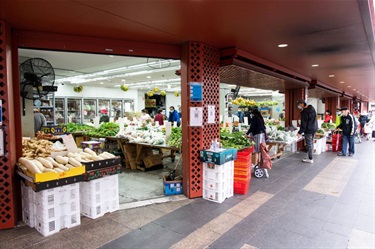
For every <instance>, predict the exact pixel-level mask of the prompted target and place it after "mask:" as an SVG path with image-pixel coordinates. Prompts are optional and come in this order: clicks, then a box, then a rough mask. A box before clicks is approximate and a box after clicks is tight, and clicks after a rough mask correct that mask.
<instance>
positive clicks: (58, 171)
mask: <svg viewBox="0 0 375 249" xmlns="http://www.w3.org/2000/svg"><path fill="white" fill-rule="evenodd" d="M54 170H55V171H56V172H57V173H62V172H64V170H62V169H60V168H54Z"/></svg>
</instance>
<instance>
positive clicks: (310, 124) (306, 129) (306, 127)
mask: <svg viewBox="0 0 375 249" xmlns="http://www.w3.org/2000/svg"><path fill="white" fill-rule="evenodd" d="M317 130H318V121H317V120H316V111H315V108H314V107H313V106H312V105H308V106H307V107H306V108H304V109H303V110H302V111H301V126H300V128H299V131H298V133H299V134H302V133H305V134H314V133H315V132H316V131H317Z"/></svg>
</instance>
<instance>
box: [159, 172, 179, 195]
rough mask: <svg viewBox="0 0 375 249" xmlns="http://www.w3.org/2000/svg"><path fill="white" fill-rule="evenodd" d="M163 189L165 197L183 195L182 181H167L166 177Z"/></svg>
mask: <svg viewBox="0 0 375 249" xmlns="http://www.w3.org/2000/svg"><path fill="white" fill-rule="evenodd" d="M163 188H164V193H165V195H180V194H182V180H176V181H167V180H166V176H164V179H163Z"/></svg>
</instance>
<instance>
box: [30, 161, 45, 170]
mask: <svg viewBox="0 0 375 249" xmlns="http://www.w3.org/2000/svg"><path fill="white" fill-rule="evenodd" d="M33 163H35V165H36V166H37V167H38V168H39V170H40V171H42V172H43V170H44V168H45V167H44V166H43V164H41V163H40V162H39V161H38V160H35V159H34V160H33Z"/></svg>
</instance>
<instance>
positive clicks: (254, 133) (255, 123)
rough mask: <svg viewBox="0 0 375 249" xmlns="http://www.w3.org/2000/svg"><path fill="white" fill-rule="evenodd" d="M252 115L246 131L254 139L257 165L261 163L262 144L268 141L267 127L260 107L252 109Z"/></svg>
mask: <svg viewBox="0 0 375 249" xmlns="http://www.w3.org/2000/svg"><path fill="white" fill-rule="evenodd" d="M252 115H253V117H252V118H251V122H250V128H249V130H248V131H247V132H246V135H247V136H248V137H250V138H253V139H254V142H255V146H254V153H255V154H254V161H255V162H254V164H255V165H257V164H258V163H259V152H260V144H261V143H264V142H266V136H265V134H266V127H265V126H264V119H263V117H262V115H261V114H260V112H259V111H258V109H256V108H254V109H253V110H252Z"/></svg>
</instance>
